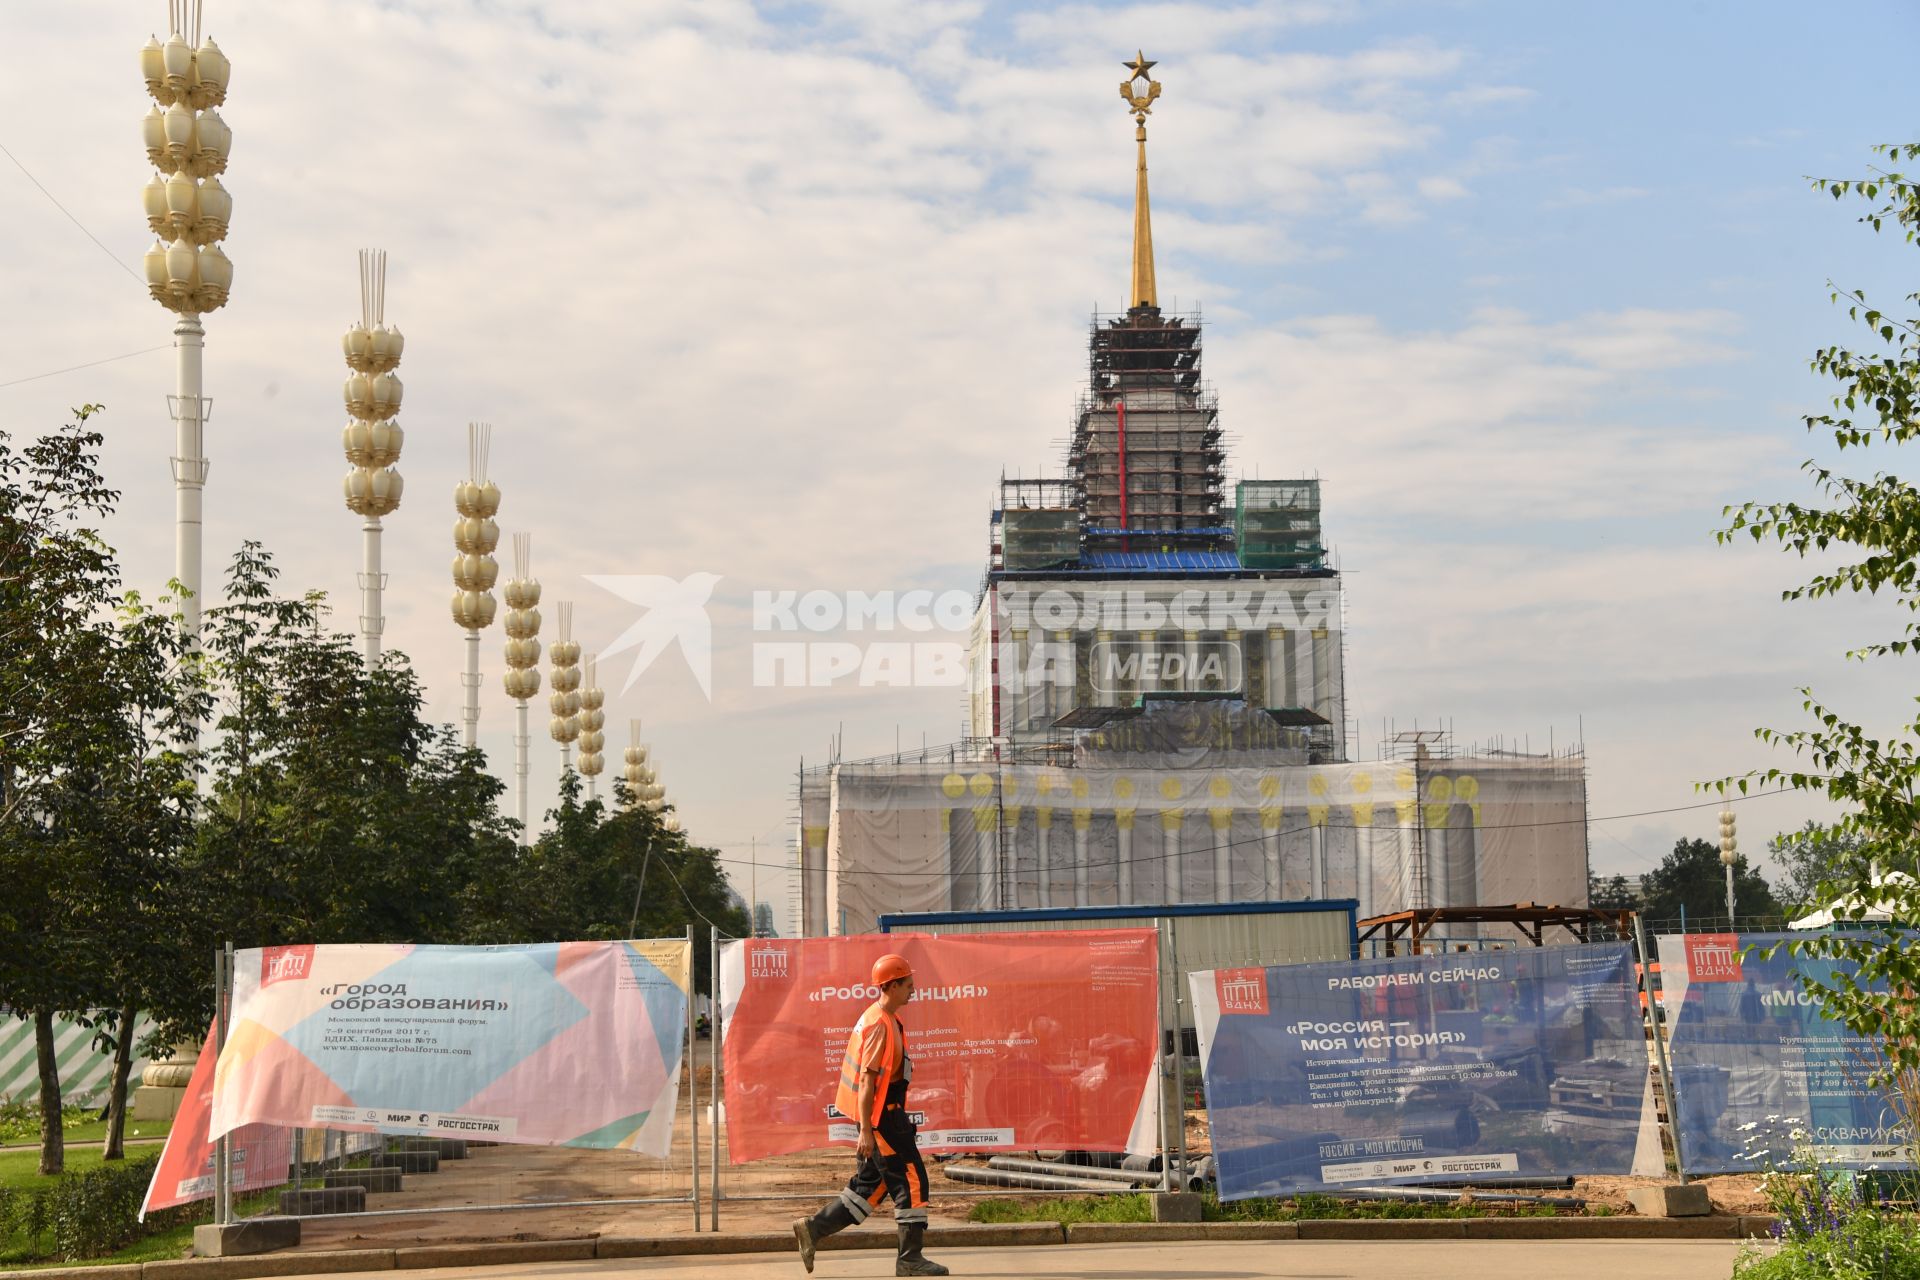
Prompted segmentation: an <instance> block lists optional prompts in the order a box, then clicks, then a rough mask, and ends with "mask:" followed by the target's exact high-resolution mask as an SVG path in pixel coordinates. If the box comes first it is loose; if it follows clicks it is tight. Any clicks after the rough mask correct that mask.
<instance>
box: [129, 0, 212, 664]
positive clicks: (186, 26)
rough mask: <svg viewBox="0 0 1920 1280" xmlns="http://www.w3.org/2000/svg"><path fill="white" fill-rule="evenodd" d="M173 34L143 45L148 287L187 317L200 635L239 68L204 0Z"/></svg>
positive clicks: (194, 620)
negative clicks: (227, 106) (206, 15)
mask: <svg viewBox="0 0 1920 1280" xmlns="http://www.w3.org/2000/svg"><path fill="white" fill-rule="evenodd" d="M167 13H168V19H169V25H168V35H167V41H166V43H165V44H162V43H161V42H160V40H159V38H158V37H155V38H153V39H150V40H148V41H147V45H146V47H145V48H144V49H142V50H141V51H140V73H141V76H142V77H143V78H144V79H145V80H146V82H147V92H148V94H150V95H151V96H152V98H153V100H154V104H155V105H154V106H153V108H152V109H151V110H149V111H148V112H147V117H146V121H145V125H144V127H143V130H142V132H143V134H144V137H145V142H146V149H147V159H148V160H149V161H151V162H152V163H153V167H154V168H155V169H156V170H157V171H158V172H157V173H156V175H155V176H154V178H153V179H152V180H151V181H149V182H148V183H147V187H146V193H145V204H146V212H147V226H148V227H149V228H150V229H151V230H152V231H153V234H154V235H155V237H157V238H156V239H155V241H154V244H153V247H152V248H151V249H148V250H147V255H146V274H147V291H148V292H149V293H150V294H152V295H153V299H154V301H156V302H158V303H159V304H160V305H161V306H163V307H165V308H167V310H169V311H172V312H174V313H175V314H176V315H178V316H179V317H180V318H179V320H178V321H177V322H175V324H174V326H173V346H174V352H175V356H176V361H175V372H174V394H173V395H171V396H168V397H167V408H168V412H169V414H170V416H171V417H172V418H173V427H174V455H173V459H172V463H173V490H174V541H173V572H174V577H175V578H176V579H178V580H179V582H180V585H181V586H182V587H183V588H184V589H185V591H186V599H185V600H183V601H182V602H181V605H180V612H181V617H182V621H183V625H184V627H185V629H186V632H187V634H188V635H189V636H192V637H194V638H196V639H197V638H198V637H199V634H200V587H201V573H200V567H201V519H202V512H201V490H202V489H204V488H205V487H206V483H207V454H206V436H205V432H206V422H207V418H208V416H209V415H210V413H211V412H212V409H213V401H212V399H211V398H210V397H208V396H205V395H203V394H202V385H201V363H200V357H201V353H202V352H203V350H204V349H205V345H206V331H205V330H204V329H203V328H201V326H200V317H201V315H203V314H204V313H206V312H208V311H215V310H218V309H219V308H221V307H223V306H225V305H226V302H227V297H228V293H229V291H230V290H231V289H232V287H233V263H232V262H230V261H229V260H228V259H227V255H226V254H224V253H222V252H221V251H220V241H222V240H224V239H226V236H227V222H228V219H229V218H230V217H231V216H232V214H233V197H232V196H230V195H228V194H227V190H226V188H225V187H223V186H221V185H220V180H219V175H220V174H222V173H225V172H226V169H227V153H228V151H229V150H231V149H232V146H233V131H232V130H230V129H228V128H227V125H226V122H225V121H223V120H222V119H221V118H220V113H219V112H218V111H216V110H214V108H215V107H217V106H219V105H220V104H221V103H223V102H225V101H226V100H227V81H228V79H229V78H230V77H231V75H232V71H233V67H232V64H230V63H229V62H228V61H227V57H226V55H225V54H224V53H222V52H220V47H219V46H218V45H216V44H215V43H214V42H213V41H212V40H211V39H206V40H202V39H201V38H200V0H169V4H168V6H167Z"/></svg>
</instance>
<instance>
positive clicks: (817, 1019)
mask: <svg viewBox="0 0 1920 1280" xmlns="http://www.w3.org/2000/svg"><path fill="white" fill-rule="evenodd" d="M889 951H893V952H898V953H899V954H901V955H903V956H905V957H906V959H907V961H908V963H909V964H911V965H912V966H913V971H914V981H915V991H914V997H913V1001H912V1003H910V1004H908V1005H907V1006H906V1007H905V1008H904V1009H902V1010H901V1011H900V1019H901V1022H902V1023H903V1024H904V1025H905V1027H906V1031H907V1054H908V1056H909V1057H910V1058H911V1059H912V1062H913V1084H912V1088H911V1089H910V1091H909V1092H908V1094H907V1109H908V1110H909V1111H910V1112H912V1113H913V1114H914V1119H915V1122H916V1123H917V1124H918V1125H919V1126H920V1139H919V1141H920V1147H921V1149H922V1150H927V1151H943V1150H944V1151H963V1150H964V1151H997V1150H1009V1149H1012V1150H1036V1149H1037V1150H1064V1149H1074V1150H1082V1151H1150V1150H1152V1149H1153V1148H1154V1146H1155V1143H1156V1141H1157V1132H1158V1123H1159V1109H1158V1091H1157V1090H1156V1089H1155V1088H1154V1087H1153V1086H1154V1084H1155V1081H1156V1072H1155V1069H1156V1065H1157V1061H1158V1054H1159V1042H1160V1025H1159V1021H1160V1020H1159V1013H1158V1007H1159V1006H1158V1000H1159V972H1160V969H1159V964H1160V961H1159V945H1158V935H1157V934H1156V933H1155V932H1154V931H1153V930H1151V929H1111V930H1088V931H1083V932H1062V933H994V934H974V935H968V936H964V937H959V936H956V937H944V938H936V937H930V936H921V935H909V934H896V935H893V936H891V937H879V936H874V937H851V938H796V939H772V938H766V939H751V940H747V941H742V942H735V943H731V944H729V945H728V946H727V947H726V948H725V950H724V951H723V952H722V953H721V958H720V1007H721V1014H722V1021H721V1027H722V1033H723V1035H724V1049H723V1052H724V1054H725V1058H724V1062H725V1066H726V1072H725V1077H726V1099H727V1113H726V1114H727V1145H728V1149H729V1151H730V1152H731V1155H732V1159H733V1162H734V1163H735V1164H740V1163H743V1162H745V1161H748V1160H758V1159H762V1158H763V1157H766V1156H775V1155H783V1154H785V1153H787V1152H792V1151H805V1150H809V1149H811V1148H816V1147H824V1146H827V1145H829V1144H832V1143H849V1144H850V1143H852V1142H853V1141H854V1140H855V1138H856V1137H857V1136H858V1133H857V1127H856V1125H855V1124H854V1122H853V1121H852V1120H849V1119H846V1118H845V1117H843V1116H841V1115H840V1113H839V1112H838V1111H837V1110H835V1109H834V1107H833V1100H834V1092H835V1088H836V1084H837V1082H838V1080H839V1077H840V1063H841V1058H842V1056H843V1055H844V1053H845V1052H846V1044H847V1036H848V1035H849V1033H850V1032H851V1031H852V1029H853V1026H854V1024H855V1022H857V1021H858V1020H859V1018H860V1015H861V1013H863V1012H864V1011H865V1010H866V1008H867V1006H868V1005H870V1004H872V1003H873V1001H874V1000H876V999H877V998H878V997H879V994H880V993H879V991H878V990H877V989H875V988H874V987H872V986H870V985H869V984H868V975H869V974H870V972H871V971H872V968H873V962H874V961H875V960H876V959H878V958H879V957H880V956H882V955H885V954H886V953H887V952H889Z"/></svg>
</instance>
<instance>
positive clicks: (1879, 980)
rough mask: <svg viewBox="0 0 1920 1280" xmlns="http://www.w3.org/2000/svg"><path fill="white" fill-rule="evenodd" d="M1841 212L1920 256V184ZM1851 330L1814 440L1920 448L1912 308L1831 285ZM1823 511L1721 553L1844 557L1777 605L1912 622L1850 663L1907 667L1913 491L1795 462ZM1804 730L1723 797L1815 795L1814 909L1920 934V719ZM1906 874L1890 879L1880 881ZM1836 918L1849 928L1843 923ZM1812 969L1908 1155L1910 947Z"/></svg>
mask: <svg viewBox="0 0 1920 1280" xmlns="http://www.w3.org/2000/svg"><path fill="white" fill-rule="evenodd" d="M1878 150H1879V151H1880V153H1881V154H1882V155H1883V156H1884V157H1886V161H1887V163H1889V164H1894V165H1898V164H1902V163H1911V162H1913V161H1915V160H1916V159H1920V143H1908V144H1902V145H1898V146H1887V147H1881V148H1879V149H1878ZM1814 186H1815V188H1816V189H1818V190H1821V191H1825V192H1827V193H1829V194H1830V195H1832V196H1833V198H1834V199H1835V200H1844V199H1848V198H1854V199H1860V200H1864V201H1865V202H1866V204H1867V206H1868V211H1867V212H1866V213H1865V214H1863V215H1862V216H1861V218H1860V221H1861V222H1863V223H1865V224H1866V225H1867V226H1869V227H1871V228H1872V229H1873V230H1874V231H1875V232H1876V233H1878V232H1880V231H1882V230H1884V229H1885V228H1886V227H1887V225H1888V224H1889V223H1891V224H1892V225H1893V226H1894V227H1896V228H1898V229H1899V230H1900V231H1901V233H1902V239H1903V240H1904V242H1905V243H1906V244H1908V245H1920V183H1916V181H1915V180H1914V179H1912V178H1909V177H1907V176H1904V175H1902V174H1901V173H1899V172H1897V171H1888V170H1880V171H1877V172H1875V173H1873V174H1872V175H1871V176H1868V177H1865V178H1850V179H1830V178H1822V179H1818V180H1816V181H1815V182H1814ZM1831 298H1832V300H1833V301H1834V302H1835V303H1840V302H1841V301H1842V300H1843V299H1844V302H1845V306H1846V309H1847V316H1848V318H1849V319H1850V320H1851V321H1853V322H1854V323H1855V324H1858V325H1862V326H1864V327H1865V329H1866V333H1865V334H1864V335H1863V340H1862V344H1861V349H1860V350H1857V351H1856V350H1854V349H1851V348H1848V347H1842V346H1838V345H1836V346H1829V347H1826V348H1824V349H1823V350H1821V351H1819V352H1816V353H1815V355H1814V358H1813V361H1812V368H1813V371H1814V373H1815V374H1816V375H1818V376H1820V377H1821V378H1823V379H1827V380H1830V381H1831V382H1832V383H1833V384H1835V385H1834V388H1833V393H1832V396H1831V400H1830V405H1829V411H1828V412H1825V413H1820V414H1813V415H1810V416H1808V417H1807V418H1806V424H1807V427H1808V429H1809V430H1811V431H1817V432H1824V433H1826V434H1827V435H1829V436H1831V438H1832V440H1833V443H1834V445H1835V447H1836V448H1837V449H1838V450H1839V451H1840V452H1841V453H1843V454H1844V453H1847V452H1849V451H1866V450H1872V449H1876V448H1897V447H1899V446H1900V445H1903V444H1906V443H1908V442H1910V441H1912V440H1913V439H1914V438H1915V437H1916V436H1917V435H1920V319H1916V315H1920V294H1908V295H1906V296H1905V297H1904V298H1903V299H1902V300H1901V305H1903V306H1904V307H1906V308H1907V309H1908V310H1909V312H1910V313H1912V314H1909V315H1907V316H1904V317H1902V316H1895V315H1892V314H1890V313H1889V312H1888V311H1887V310H1886V309H1885V308H1884V307H1883V306H1881V305H1880V304H1877V303H1875V302H1873V301H1871V300H1870V299H1869V297H1868V295H1867V293H1866V292H1865V291H1863V290H1859V289H1841V288H1839V287H1834V288H1833V289H1832V293H1831ZM1803 470H1804V471H1805V472H1806V473H1807V474H1808V475H1810V476H1811V477H1812V479H1813V482H1814V486H1815V488H1816V489H1817V490H1818V492H1819V494H1820V496H1821V498H1822V499H1823V502H1822V503H1819V504H1801V503H1797V502H1786V503H1765V504H1763V503H1752V502H1749V503H1745V504H1743V505H1741V506H1738V507H1728V508H1727V509H1726V512H1725V514H1726V515H1727V516H1728V518H1729V519H1728V524H1727V527H1726V528H1724V529H1722V530H1720V531H1719V533H1718V534H1717V535H1716V536H1717V537H1718V538H1719V539H1720V540H1721V541H1722V542H1726V541H1729V540H1731V539H1733V538H1736V537H1738V536H1739V535H1740V534H1741V533H1742V532H1743V531H1744V532H1745V533H1746V534H1747V535H1748V536H1750V537H1751V538H1752V539H1753V540H1755V541H1756V542H1757V541H1762V540H1765V539H1768V538H1771V539H1772V540H1773V541H1774V542H1776V543H1778V544H1779V545H1780V546H1782V547H1783V548H1786V549H1788V550H1791V551H1792V552H1793V553H1794V554H1796V555H1799V556H1801V557H1803V558H1804V557H1806V556H1808V555H1810V554H1820V555H1822V556H1823V557H1828V556H1831V557H1835V558H1838V559H1839V560H1840V561H1841V563H1840V564H1839V565H1838V567H1835V568H1831V569H1826V570H1824V571H1822V572H1820V573H1817V574H1815V575H1814V576H1813V577H1812V578H1810V579H1809V580H1808V581H1806V582H1805V583H1803V584H1801V585H1800V586H1798V587H1796V588H1794V589H1792V590H1790V591H1788V592H1786V598H1787V599H1789V600H1815V599H1820V598H1823V597H1826V596H1832V595H1838V594H1840V593H1842V592H1852V593H1865V594H1870V595H1882V594H1884V595H1885V596H1887V597H1889V598H1891V599H1892V600H1893V601H1894V602H1895V603H1897V604H1898V605H1899V606H1900V607H1901V608H1903V609H1904V610H1906V612H1907V613H1908V615H1909V617H1908V620H1907V621H1906V624H1905V625H1904V626H1903V627H1902V628H1901V630H1900V631H1899V632H1898V634H1896V635H1894V636H1893V637H1891V638H1889V639H1884V640H1880V641H1873V642H1869V643H1867V644H1864V645H1861V646H1859V647H1857V648H1855V649H1854V650H1853V651H1852V653H1851V655H1850V656H1852V657H1855V658H1861V659H1865V658H1870V657H1884V656H1888V655H1901V654H1906V653H1909V652H1911V651H1913V650H1914V649H1915V648H1916V647H1920V616H1914V615H1920V490H1916V489H1915V488H1914V486H1913V485H1911V484H1908V483H1907V482H1905V481H1902V480H1901V479H1899V478H1898V477H1897V476H1895V475H1894V474H1892V473H1891V471H1890V469H1888V467H1887V466H1886V465H1885V464H1882V466H1881V467H1879V468H1878V469H1876V471H1875V473H1874V474H1873V475H1872V476H1871V477H1870V478H1867V479H1857V478H1853V477H1847V476H1842V475H1840V474H1839V473H1838V472H1837V471H1836V470H1835V469H1833V468H1831V467H1827V466H1823V465H1821V464H1819V463H1817V462H1815V461H1811V460H1810V461H1808V462H1806V463H1804V464H1803ZM1801 695H1802V698H1803V703H1802V705H1803V707H1804V709H1805V710H1806V712H1807V713H1808V714H1809V716H1810V717H1811V718H1812V722H1813V723H1812V724H1811V725H1810V726H1809V727H1807V728H1803V729H1795V730H1778V729H1771V728H1761V729H1758V730H1756V731H1755V734H1756V736H1757V737H1759V738H1760V740H1761V741H1763V742H1766V743H1769V744H1771V745H1773V746H1777V747H1780V748H1783V749H1784V750H1785V751H1786V752H1788V753H1790V754H1791V755H1793V756H1794V757H1796V758H1797V760H1796V762H1795V763H1793V764H1792V765H1790V766H1787V767H1774V768H1769V769H1766V770H1763V771H1760V772H1757V773H1753V774H1749V775H1746V776H1744V777H1738V778H1729V779H1726V780H1724V781H1723V782H1721V783H1720V784H1719V785H1720V786H1721V788H1722V789H1723V790H1725V789H1728V788H1737V789H1738V790H1740V791H1743V792H1744V791H1746V790H1747V789H1748V788H1749V787H1752V786H1756V785H1759V786H1767V785H1779V786H1785V787H1790V788H1792V789H1795V790H1799V791H1806V792H1810V793H1814V794H1818V795H1822V796H1824V797H1826V798H1827V799H1829V800H1832V801H1834V802H1835V803H1836V804H1838V805H1839V806H1840V807H1841V809H1842V810H1843V814H1844V816H1842V817H1841V818H1840V819H1839V820H1838V821H1837V822H1835V823H1832V824H1829V825H1825V826H1821V825H1814V826H1811V827H1809V828H1808V829H1807V830H1806V831H1803V832H1802V833H1800V835H1801V837H1802V838H1804V839H1806V840H1808V841H1826V842H1829V843H1831V844H1834V845H1844V846H1845V847H1846V850H1847V852H1846V856H1845V858H1844V859H1842V860H1841V861H1840V862H1839V864H1838V865H1837V866H1834V867H1832V868H1829V869H1828V874H1827V875H1826V877H1825V879H1824V880H1823V881H1822V882H1821V883H1820V884H1819V885H1818V887H1817V889H1816V891H1815V895H1814V896H1815V897H1816V898H1817V899H1818V900H1820V901H1821V902H1824V903H1828V904H1842V905H1844V904H1846V903H1848V902H1852V903H1853V904H1854V905H1855V907H1856V908H1857V907H1859V906H1861V905H1863V904H1875V903H1884V904H1886V905H1887V906H1888V907H1889V908H1890V909H1891V914H1892V915H1893V916H1894V918H1895V919H1899V920H1906V921H1909V922H1920V882H1917V881H1915V880H1913V879H1908V878H1903V877H1911V876H1912V875H1913V874H1914V873H1915V872H1916V870H1920V866H1917V865H1916V846H1915V841H1914V833H1915V832H1916V831H1920V720H1915V719H1914V718H1913V716H1914V712H1913V709H1912V707H1909V708H1908V710H1907V712H1906V713H1905V715H1904V717H1903V720H1904V723H1903V724H1902V725H1901V727H1900V728H1899V730H1898V731H1897V732H1895V733H1894V734H1893V735H1892V736H1891V737H1887V738H1882V737H1879V736H1876V735H1875V734H1874V733H1872V732H1869V731H1868V730H1867V729H1866V728H1864V727H1862V726H1861V725H1858V724H1855V723H1853V722H1851V721H1849V720H1847V719H1846V718H1844V717H1843V716H1842V715H1841V714H1840V713H1839V712H1838V711H1836V710H1834V709H1832V708H1830V707H1828V706H1827V705H1826V704H1824V703H1823V702H1821V701H1820V700H1818V699H1817V698H1816V697H1815V696H1814V693H1813V690H1811V689H1802V690H1801ZM1895 872H1898V873H1901V874H1900V876H1894V877H1891V878H1889V874H1888V873H1895ZM1841 914H1843V915H1844V914H1845V913H1844V912H1842V913H1841ZM1793 945H1794V950H1795V951H1796V952H1797V953H1799V954H1801V955H1806V956H1813V957H1820V958H1825V959H1835V960H1845V961H1848V962H1850V964H1849V965H1848V966H1847V967H1845V968H1843V969H1842V970H1840V971H1839V972H1838V973H1837V974H1836V976H1835V977H1834V978H1833V979H1831V980H1816V979H1813V978H1810V977H1808V976H1806V975H1805V974H1804V973H1803V974H1802V976H1801V982H1802V985H1803V986H1805V987H1806V988H1807V989H1808V991H1809V993H1810V994H1812V995H1813V996H1814V997H1815V998H1816V999H1817V1000H1818V1001H1819V1002H1820V1005H1821V1012H1822V1014H1823V1016H1826V1017H1828V1018H1832V1019H1834V1020H1836V1021H1839V1022H1840V1023H1842V1024H1843V1025H1845V1026H1846V1027H1847V1028H1848V1029H1849V1030H1851V1031H1854V1032H1856V1033H1857V1034H1860V1035H1862V1036H1865V1037H1867V1038H1868V1039H1869V1040H1870V1041H1871V1042H1872V1043H1873V1044H1874V1046H1875V1048H1876V1050H1877V1051H1878V1054H1879V1061H1878V1062H1877V1063H1875V1064H1874V1067H1875V1070H1874V1073H1873V1080H1874V1082H1875V1083H1877V1084H1880V1085H1883V1086H1886V1087H1887V1088H1888V1089H1889V1092H1890V1096H1891V1097H1892V1099H1893V1102H1894V1105H1895V1107H1896V1110H1897V1111H1898V1114H1899V1115H1900V1118H1901V1120H1902V1122H1903V1124H1904V1125H1905V1128H1906V1135H1907V1139H1908V1142H1909V1144H1910V1145H1914V1144H1915V1132H1914V1122H1915V1120H1916V1118H1917V1117H1920V1000H1916V999H1915V994H1914V993H1915V992H1916V991H1920V949H1916V948H1914V947H1912V946H1911V945H1906V944H1905V943H1904V942H1903V941H1902V940H1900V939H1898V938H1890V937H1889V936H1888V935H1887V934H1886V932H1885V931H1883V930H1875V929H1869V930H1840V931H1836V932H1831V933H1823V934H1817V935H1814V936H1812V937H1810V938H1807V939H1805V940H1802V941H1796V942H1795V943H1794V944H1793Z"/></svg>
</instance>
